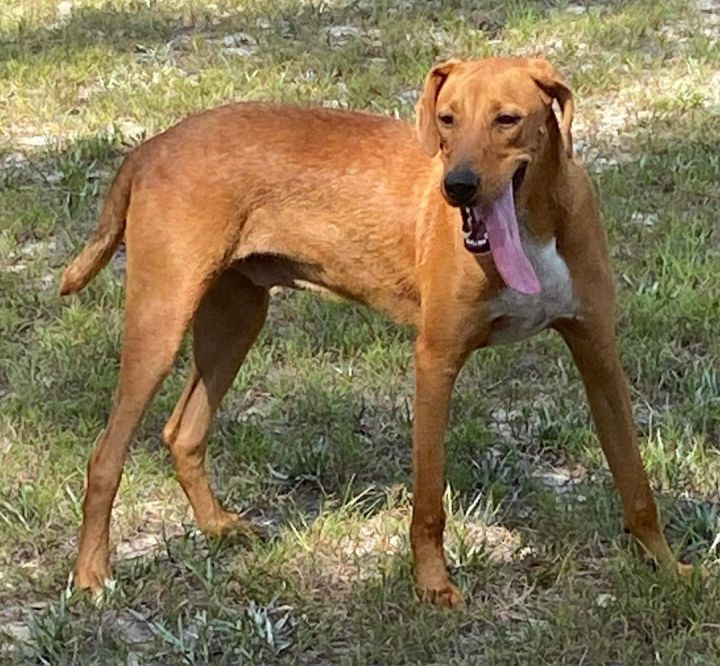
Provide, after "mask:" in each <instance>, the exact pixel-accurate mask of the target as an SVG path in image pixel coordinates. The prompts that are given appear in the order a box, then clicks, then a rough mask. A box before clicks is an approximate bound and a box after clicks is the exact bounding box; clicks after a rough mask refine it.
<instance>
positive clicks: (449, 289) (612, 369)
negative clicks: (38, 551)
mask: <svg viewBox="0 0 720 666" xmlns="http://www.w3.org/2000/svg"><path fill="white" fill-rule="evenodd" d="M555 102H557V105H558V107H559V111H560V118H559V120H558V117H557V116H556V112H555V111H554V109H553V105H554V103H555ZM573 113H574V101H573V95H572V92H571V90H570V89H569V87H568V86H567V85H566V84H565V83H564V82H563V80H562V78H561V77H560V76H559V75H558V74H557V72H556V71H555V69H554V68H553V66H552V65H551V64H550V63H548V62H547V61H545V60H543V59H518V58H490V59H484V60H476V61H458V60H450V61H448V62H444V63H442V64H439V65H437V66H435V67H433V68H432V70H431V71H430V72H429V74H428V75H427V78H426V80H425V85H424V90H423V92H422V95H421V98H420V100H419V101H418V104H417V108H416V123H415V130H413V127H412V125H411V124H408V123H406V122H403V121H400V120H394V119H390V118H387V117H380V116H375V115H369V114H365V113H357V112H349V111H339V110H330V109H318V108H315V109H313V108H299V107H289V106H278V105H273V104H264V103H256V102H243V103H237V104H231V105H228V106H223V107H220V108H217V109H214V110H211V111H206V112H203V113H199V114H197V115H194V116H191V117H189V118H187V119H185V120H184V121H182V122H180V123H179V124H177V125H175V126H174V127H172V128H171V129H169V130H167V131H166V132H163V133H162V134H159V135H157V136H155V137H153V138H151V139H150V140H148V141H146V142H145V143H143V144H142V145H140V146H139V147H137V148H136V149H135V150H134V151H133V152H131V153H130V154H129V155H128V156H127V157H126V159H125V161H124V163H123V164H122V166H121V167H120V169H119V171H118V173H117V175H116V177H115V179H114V181H113V183H112V185H111V187H110V190H109V193H108V195H107V199H106V202H105V205H104V208H103V210H102V213H101V216H100V220H99V223H98V227H97V229H96V230H95V232H94V235H93V236H92V238H91V239H90V241H89V242H88V244H87V245H86V247H85V248H84V249H83V250H82V252H81V253H80V255H79V256H78V257H77V258H76V259H75V260H74V261H73V262H72V264H71V265H70V266H69V267H68V268H67V270H66V271H65V273H64V275H63V278H62V284H61V287H60V293H61V294H62V295H66V294H71V293H75V292H77V291H79V290H80V289H82V288H83V287H84V286H85V285H86V284H87V283H88V282H89V281H90V280H91V279H92V278H93V277H94V276H95V275H96V273H97V272H98V271H99V270H100V269H101V268H102V267H103V266H104V265H105V264H106V263H107V262H108V261H109V259H110V257H111V256H112V254H113V253H114V252H115V250H116V249H117V247H118V246H119V244H120V243H121V241H122V240H123V238H124V240H125V244H126V251H127V273H126V296H127V298H126V306H125V319H124V336H123V346H122V357H121V366H120V376H119V380H118V388H117V393H116V396H115V401H114V406H113V409H112V413H111V416H110V419H109V423H108V425H107V428H106V429H105V431H104V432H103V434H102V436H101V437H100V439H99V442H98V444H97V447H96V449H95V451H94V452H93V454H92V456H91V458H90V462H89V464H88V471H87V490H86V494H85V499H84V504H83V521H82V528H81V535H80V545H79V553H78V557H77V562H76V566H75V572H74V580H75V584H76V585H77V586H78V587H80V588H89V589H91V590H95V591H98V590H100V589H101V588H102V586H103V585H104V583H105V581H106V580H107V579H108V578H109V577H110V569H109V564H108V532H109V522H110V514H111V508H112V504H113V500H114V497H115V494H116V492H117V488H118V484H119V481H120V477H121V474H122V468H123V464H124V461H125V458H126V455H127V451H128V447H129V445H130V443H131V440H132V438H133V434H134V433H135V430H136V428H137V427H138V424H139V422H140V420H141V418H142V416H143V413H144V412H145V409H146V408H147V406H148V403H149V402H150V401H151V400H152V398H153V396H154V394H155V392H156V390H157V389H158V387H159V385H160V383H161V382H162V381H163V379H164V378H165V376H166V375H167V374H168V372H169V371H170V369H171V367H172V364H173V361H174V358H175V356H176V353H177V351H178V348H179V346H180V344H181V341H182V339H183V336H184V334H185V332H186V330H187V329H189V328H191V329H192V333H193V341H194V342H193V344H194V347H193V360H194V363H193V368H192V371H191V374H190V377H189V378H188V380H187V384H186V386H185V388H184V390H183V392H182V395H181V397H180V399H179V401H178V403H177V406H176V407H175V409H174V412H173V414H172V416H171V417H170V419H169V421H168V422H167V425H166V426H165V428H164V431H163V439H164V441H165V443H166V444H167V446H168V448H169V449H170V452H171V454H172V457H173V459H174V463H175V466H176V469H177V476H178V480H179V481H180V484H181V485H182V488H183V490H184V491H185V493H186V495H187V497H188V499H189V501H190V503H191V505H192V508H193V511H194V515H195V519H196V521H197V524H198V526H199V527H200V528H201V529H202V530H204V531H205V532H206V533H209V534H216V535H217V534H224V533H226V532H228V531H230V530H238V529H239V530H249V529H252V525H251V523H250V522H249V521H247V520H245V519H244V518H242V517H241V516H238V515H235V514H233V513H230V512H228V511H225V510H224V509H223V508H222V507H221V506H220V503H219V502H218V500H217V498H216V496H215V493H214V491H213V489H212V488H211V485H210V482H209V480H208V476H207V473H206V470H205V451H206V439H207V433H208V429H209V428H210V425H211V421H212V419H213V416H214V414H215V412H216V410H217V408H218V405H219V404H220V401H221V400H222V397H223V395H224V394H225V392H226V391H227V390H228V388H229V387H230V385H231V383H232V381H233V379H234V377H235V375H236V374H237V372H238V369H239V367H240V365H241V363H242V362H243V359H244V358H245V356H246V354H247V352H248V350H249V349H250V347H251V346H252V344H253V342H254V341H255V339H256V337H257V335H258V333H259V332H260V330H261V328H262V326H263V324H264V322H265V317H266V313H267V307H268V299H269V289H270V288H271V287H273V286H276V285H281V286H286V287H298V286H307V285H310V286H312V287H314V288H316V289H319V290H320V291H324V292H329V293H331V294H334V295H339V296H341V297H343V298H346V299H350V300H353V301H356V302H360V303H363V304H366V305H368V306H370V307H373V308H376V309H377V310H379V311H381V312H383V313H385V314H387V315H388V316H389V317H391V318H392V319H393V320H395V321H397V322H400V323H403V324H408V325H410V326H412V327H413V328H414V330H415V331H416V335H417V337H416V341H415V349H414V358H415V419H414V426H413V444H414V447H413V471H414V480H413V487H414V493H413V512H412V521H411V529H410V532H411V544H412V552H413V560H414V571H415V582H416V586H417V590H418V593H419V595H420V596H421V597H422V598H423V599H426V600H429V601H432V602H434V603H436V604H438V605H440V606H446V607H452V606H458V605H462V604H463V603H464V599H463V596H462V594H461V592H460V590H459V589H458V588H457V587H456V586H455V585H454V584H453V583H452V581H451V580H450V578H449V576H448V570H447V567H446V562H445V555H444V551H443V530H444V524H445V516H444V512H443V501H442V498H443V490H444V472H443V458H444V449H443V438H444V433H445V430H446V426H447V422H448V414H449V405H450V398H451V391H452V388H453V383H454V381H455V378H456V376H457V374H458V372H459V371H460V369H461V367H462V365H463V363H464V361H465V360H466V358H467V357H468V355H469V354H470V353H471V352H472V351H474V350H476V349H478V348H480V347H485V346H488V345H494V344H500V343H506V342H513V341H519V340H523V339H525V338H527V337H528V336H531V335H533V334H535V333H537V332H539V331H541V330H543V329H546V328H552V329H554V330H556V331H558V332H559V333H560V334H561V336H562V337H563V338H564V340H565V342H566V343H567V345H568V347H569V349H570V352H571V354H572V356H573V359H574V361H575V363H576V365H577V367H578V369H579V372H580V375H581V377H582V380H583V383H584V386H585V389H586V394H587V398H588V401H589V404H590V409H591V412H592V415H593V418H594V421H595V424H596V427H597V431H598V434H599V439H600V442H601V444H602V448H603V451H604V453H605V456H606V457H607V461H608V463H609V467H610V470H611V472H612V474H613V477H614V481H615V485H616V487H617V490H618V492H619V494H620V497H621V499H622V506H623V515H624V521H625V526H626V528H627V529H628V530H629V531H630V532H631V533H632V534H633V535H634V536H635V537H636V539H637V540H638V541H639V542H640V544H641V545H642V546H643V548H644V550H645V551H646V554H647V555H648V556H649V557H651V558H652V559H653V560H654V561H655V562H656V563H657V564H658V565H660V566H661V567H664V568H669V569H670V570H673V571H681V572H683V573H684V572H685V565H681V564H678V563H677V562H676V558H675V556H674V555H673V553H672V551H671V549H670V547H669V546H668V543H667V541H666V539H665V537H664V535H663V532H662V530H661V527H660V517H659V513H658V509H657V507H656V504H655V501H654V498H653V495H652V492H651V489H650V486H649V483H648V479H647V476H646V473H645V471H644V469H643V464H642V461H641V458H640V454H639V451H638V445H637V439H636V433H635V428H634V425H633V420H632V409H631V404H630V399H629V392H628V388H627V382H626V379H625V376H624V372H623V370H622V367H621V365H620V362H619V359H618V352H617V346H616V335H615V306H614V301H615V297H614V284H613V276H612V272H611V268H610V264H609V260H608V252H607V249H606V240H605V234H604V231H603V228H602V226H601V223H600V220H599V215H598V207H597V203H596V199H595V196H594V193H593V189H592V186H591V183H590V181H589V178H588V176H587V173H586V171H585V170H584V169H583V167H582V166H581V165H580V164H579V163H578V162H576V161H575V160H574V159H573V145H572V133H571V127H572V121H573Z"/></svg>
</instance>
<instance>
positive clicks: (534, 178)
mask: <svg viewBox="0 0 720 666" xmlns="http://www.w3.org/2000/svg"><path fill="white" fill-rule="evenodd" d="M545 130H546V132H547V135H548V140H547V142H546V143H545V146H544V148H543V149H542V151H541V152H540V153H539V154H538V155H537V156H536V157H535V159H534V160H533V161H532V162H531V163H530V165H529V166H528V169H527V173H526V175H525V182H524V184H523V187H522V189H521V190H520V196H519V197H518V201H517V204H518V208H519V211H518V212H519V214H520V219H521V220H522V221H523V222H524V223H525V226H526V227H527V231H528V232H529V233H530V234H532V236H533V237H535V238H536V239H537V240H539V241H542V242H545V241H548V240H550V238H552V237H556V236H558V232H559V227H560V226H561V225H562V224H564V221H565V219H566V218H567V216H568V213H569V210H570V206H571V203H572V202H571V201H570V200H569V194H568V193H569V188H568V187H567V186H566V181H567V178H568V163H569V161H570V158H568V157H567V154H566V151H565V146H564V145H563V141H562V137H561V136H560V129H559V128H558V124H557V120H556V119H555V115H554V114H553V113H552V112H551V113H550V115H549V116H548V119H547V122H546V124H545Z"/></svg>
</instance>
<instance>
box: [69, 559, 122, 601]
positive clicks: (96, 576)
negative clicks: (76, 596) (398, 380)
mask: <svg viewBox="0 0 720 666" xmlns="http://www.w3.org/2000/svg"><path fill="white" fill-rule="evenodd" d="M72 583H73V585H74V587H75V589H76V590H81V591H84V592H89V593H90V594H91V595H92V596H93V597H94V598H98V597H102V596H103V594H104V593H105V591H106V590H112V589H114V587H115V581H114V580H113V579H112V576H111V575H110V569H109V568H108V567H107V565H105V566H96V567H82V568H80V567H77V568H76V569H75V571H74V572H73V576H72Z"/></svg>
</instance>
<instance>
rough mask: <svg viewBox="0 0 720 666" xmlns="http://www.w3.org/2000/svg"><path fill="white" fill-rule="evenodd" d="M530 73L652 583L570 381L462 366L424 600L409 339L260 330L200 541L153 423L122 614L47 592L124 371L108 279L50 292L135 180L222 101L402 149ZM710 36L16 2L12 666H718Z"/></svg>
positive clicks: (8, 61)
mask: <svg viewBox="0 0 720 666" xmlns="http://www.w3.org/2000/svg"><path fill="white" fill-rule="evenodd" d="M491 53H506V54H545V55H547V56H548V57H550V58H551V59H552V60H553V61H554V62H555V64H556V65H557V66H558V67H559V68H560V69H561V70H562V71H563V72H565V73H566V75H567V78H568V80H569V81H570V82H571V84H572V86H573V88H574V89H575V91H576V93H577V106H578V110H577V124H576V130H575V134H576V137H577V144H578V148H579V150H580V152H581V154H582V156H583V157H584V158H585V160H586V161H587V163H588V164H589V166H590V168H591V169H592V172H593V177H594V181H595V184H596V186H597V189H598V191H599V193H600V197H601V203H602V208H603V214H604V220H605V223H606V226H607V229H608V232H609V236H610V240H611V245H612V255H613V261H614V264H615V267H616V272H617V277H618V286H619V289H620V297H621V317H620V322H619V326H620V333H621V339H622V353H623V360H624V363H625V366H626V368H627V371H628V374H629V377H630V380H631V383H632V386H633V397H634V402H635V408H636V418H637V423H638V427H639V429H640V431H641V442H642V450H643V456H644V458H645V461H646V464H647V466H648V469H649V471H650V474H651V476H652V481H653V485H654V487H655V489H656V491H657V493H658V497H659V499H660V503H661V505H662V508H663V511H664V518H665V522H666V525H667V530H668V534H669V536H670V538H671V540H672V543H673V544H674V546H676V547H677V549H678V551H679V553H680V554H681V556H682V557H683V558H684V559H688V560H703V561H704V562H705V564H706V566H707V567H708V569H709V570H710V573H711V575H710V576H709V578H708V580H706V581H705V582H703V583H701V582H700V581H698V580H693V581H690V582H688V583H678V582H676V581H672V580H664V579H662V578H661V577H660V576H659V575H658V574H656V573H654V572H652V571H651V570H650V569H649V568H648V566H647V565H646V564H645V563H644V562H643V561H642V559H641V558H640V557H638V553H637V548H636V547H635V546H634V545H633V544H631V543H630V542H629V539H628V538H627V537H626V536H624V535H623V534H622V531H621V529H620V527H621V524H620V518H619V515H620V512H619V505H618V500H617V498H616V496H615V494H614V491H613V488H612V483H611V480H610V477H609V474H608V472H607V470H606V466H605V463H604V461H603V459H602V455H601V452H600V449H599V445H598V444H597V441H596V439H595V436H594V434H593V431H592V428H591V426H590V424H589V420H588V415H587V410H586V406H585V403H584V400H582V399H581V397H580V396H581V388H580V383H579V379H578V376H577V373H576V371H575V369H574V368H573V366H572V363H571V361H570V358H569V356H568V354H567V353H566V352H565V350H564V348H563V346H562V344H561V343H560V341H559V340H558V339H556V338H555V337H553V336H552V335H551V334H549V333H548V334H545V335H542V336H540V337H538V338H535V339H533V340H531V341H529V342H527V343H523V344H522V345H519V346H513V347H508V348H501V349H492V350H489V351H485V352H481V353H478V354H476V355H475V357H474V358H473V359H472V360H471V362H470V363H469V364H468V366H467V367H466V369H465V370H464V372H463V374H462V376H461V379H460V381H459V386H458V390H457V392H456V400H455V405H454V413H453V420H452V426H451V429H450V431H449V433H448V442H449V445H448V481H449V489H448V492H447V496H446V501H447V504H448V509H449V511H450V514H451V518H450V521H449V526H448V543H447V549H448V553H449V556H450V560H451V562H452V565H453V567H454V575H455V579H456V581H457V582H458V583H459V584H460V585H461V587H462V588H463V590H464V592H465V593H466V595H467V597H468V600H469V603H468V607H467V609H466V610H464V611H458V612H443V611H439V610H436V609H434V608H431V607H427V606H425V605H422V604H420V603H419V602H418V601H417V600H416V599H415V596H414V593H413V590H412V585H411V577H410V559H409V544H408V538H407V532H408V519H409V507H410V499H409V491H408V488H409V471H410V424H411V417H412V405H411V394H412V367H411V362H410V361H411V344H410V340H411V336H410V334H409V333H408V331H406V330H402V329H398V328H396V327H394V326H393V325H391V324H390V323H388V322H387V321H385V320H384V319H382V318H381V317H380V316H378V315H375V314H373V313H371V312H368V311H366V310H362V309H360V308H356V307H353V306H350V305H342V304H337V303H327V302H322V301H320V300H318V299H317V298H315V297H313V296H311V295H309V294H297V293H282V294H280V295H278V296H277V297H276V298H275V300H274V301H273V305H272V309H271V316H270V319H269V322H268V325H267V326H266V328H265V331H264V334H263V335H262V337H261V339H260V340H259V342H258V343H257V345H256V346H255V348H254V349H253V351H252V352H251V354H250V356H249V357H248V360H247V362H246V364H245V366H244V367H243V369H242V371H241V374H240V377H239V378H238V380H237V382H236V384H235V388H234V389H233V390H232V391H231V392H230V394H229V395H228V397H227V399H226V402H225V403H224V407H223V409H222V412H221V414H220V416H219V418H218V421H217V425H216V427H215V431H214V435H213V441H212V445H211V448H210V458H209V460H210V465H211V468H212V471H213V476H214V478H215V480H216V484H217V487H218V490H219V492H220V496H221V497H222V499H223V501H224V502H225V504H226V505H228V506H231V507H234V508H237V509H243V510H248V511H249V513H250V515H251V516H253V518H254V519H255V520H257V521H258V522H260V523H264V524H265V525H266V526H267V527H268V529H269V531H270V533H271V535H272V537H271V539H270V540H268V541H267V542H262V543H261V542H257V543H252V544H249V545H247V544H239V543H233V542H228V541H225V542H218V541H213V540H208V539H206V538H204V537H203V536H201V535H199V534H198V533H197V531H196V530H195V529H194V527H193V525H192V521H191V517H190V515H189V512H188V508H187V503H186V500H185V498H184V496H183V494H182V492H181V491H180V489H179V486H178V484H177V483H176V482H175V480H174V478H173V469H172V465H171V462H170V460H169V457H168V455H167V454H166V452H165V450H164V449H163V446H162V444H161V442H160V437H159V433H160V430H161V428H162V425H163V423H164V419H166V418H167V417H168V415H169V413H170V410H171V409H172V406H173V404H174V401H175V399H176V398H177V396H178V393H179V390H180V387H181V385H182V382H183V380H184V376H185V373H186V372H187V368H188V361H187V353H185V354H184V355H183V358H182V360H181V362H180V363H179V368H178V370H177V372H176V373H175V374H173V375H172V376H171V378H170V379H169V380H168V381H167V382H166V385H165V388H164V389H163V391H162V393H161V395H160V396H159V397H158V399H157V400H156V401H155V405H154V407H153V409H152V410H151V412H150V414H149V415H148V417H147V419H146V421H145V425H144V427H143V429H142V431H141V433H140V435H139V437H138V439H137V443H136V445H135V447H134V450H133V455H132V457H131V460H130V462H129V464H128V465H127V468H126V474H125V476H124V478H123V482H122V485H121V488H120V492H119V495H118V499H117V502H116V508H115V513H114V522H113V532H112V542H113V546H114V548H113V558H114V565H115V573H116V577H117V585H116V587H115V589H114V591H112V592H111V593H108V595H107V598H106V599H105V600H104V602H103V603H102V604H100V605H95V604H93V603H91V602H90V601H89V600H88V599H86V598H83V597H82V595H74V594H71V593H70V592H68V591H66V587H67V577H68V573H69V571H70V570H71V568H72V561H73V556H74V552H75V548H76V539H77V536H76V535H77V528H78V525H79V517H80V502H81V498H82V493H83V479H84V468H85V464H86V460H87V457H88V454H89V452H90V450H91V447H92V445H93V441H94V439H95V437H96V436H97V434H98V432H99V431H100V429H101V428H102V427H103V425H104V423H105V419H106V417H107V415H108V411H109V408H110V404H111V398H112V391H113V387H114V383H115V379H116V373H117V367H118V351H119V335H120V320H121V312H122V301H123V289H122V273H123V258H122V256H121V255H118V256H116V257H115V259H114V260H113V262H112V263H111V266H110V267H109V268H108V269H106V270H105V271H104V272H103V273H102V274H101V275H100V276H99V277H98V278H97V279H96V280H95V281H94V282H93V283H92V285H91V286H90V287H89V288H88V289H87V290H86V292H84V293H83V294H82V295H81V296H79V297H74V298H72V299H69V300H67V301H62V302H61V301H60V299H59V298H58V297H57V296H56V285H57V279H58V276H59V274H60V271H61V269H62V267H63V265H64V264H65V263H66V262H67V261H68V260H69V258H70V257H71V256H72V255H73V254H74V253H75V252H76V251H77V250H78V249H79V248H80V247H81V246H82V244H83V243H84V240H85V238H86V236H87V233H88V231H89V230H90V229H91V228H92V227H93V226H94V223H95V217H96V214H97V210H98V206H99V204H100V201H101V197H102V193H103V192H104V191H105V189H106V187H107V184H108V182H109V179H110V178H111V176H112V174H113V171H114V169H116V168H117V166H118V164H119V163H120V160H121V158H122V155H123V154H124V153H125V152H127V151H128V150H129V148H130V147H131V146H133V145H135V144H136V143H137V142H139V141H140V140H142V138H143V137H146V136H149V135H151V134H153V133H155V132H157V131H159V130H162V129H163V128H166V127H168V126H169V125H171V124H172V123H174V122H176V121H177V120H179V119H180V118H182V117H183V116H185V115H186V114H188V113H190V112H192V111H196V110H199V109H203V108H206V107H210V106H213V105H217V104H220V103H222V102H225V101H228V100H233V99H235V100H239V99H266V100H282V101H287V102H299V103H313V104H324V105H331V106H336V107H342V108H345V107H348V108H361V109H367V110H371V111H374V112H377V113H385V114H390V115H398V116H401V117H405V118H410V117H411V115H412V110H413V106H414V102H415V100H416V98H417V93H418V91H419V88H420V86H421V82H422V79H423V76H424V74H425V72H426V71H427V69H428V68H429V66H430V65H431V63H433V62H434V61H436V60H439V59H442V58H445V57H449V56H461V57H468V56H483V55H487V54H491ZM718 137H720V6H719V5H718V3H717V2H716V1H714V0H698V1H697V2H695V1H694V0H693V1H689V2H688V1H685V2H680V1H674V0H668V1H665V0H663V1H661V2H650V1H647V2H636V1H631V2H619V1H615V2H612V1H610V2H597V3H596V2H591V3H585V4H582V5H580V4H570V5H569V4H567V3H564V2H552V1H551V0H548V1H545V2H544V1H540V0H535V1H533V0H514V1H513V2H500V1H499V0H486V1H483V2H470V1H463V0H452V1H448V2H437V1H412V0H377V1H376V2H371V1H370V0H328V1H326V2H320V1H318V0H313V1H309V0H306V1H302V0H279V1H270V0H236V1H235V2H230V1H225V0H218V1H216V2H213V3H212V4H211V3H210V2H207V1H206V0H164V1H163V2H160V1H159V0H116V1H114V2H101V1H100V0H64V1H63V2H56V1H49V0H33V1H32V2H28V1H27V0H5V2H4V3H3V5H2V7H0V331H1V332H2V334H1V335H0V661H2V660H5V661H7V662H9V663H47V664H73V663H76V664H88V663H113V664H115V663H127V664H141V663H142V664H146V663H157V664H161V663H162V664H176V663H177V664H203V663H214V664H215V663H217V664H222V663H228V664H237V663H248V664H273V663H288V664H382V665H385V664H420V663H422V664H468V665H471V664H472V665H474V664H479V663H488V664H533V665H540V664H650V663H657V664H663V665H667V664H683V665H684V664H709V663H714V661H715V660H717V656H716V655H717V654H718V650H720V607H719V606H718V602H717V599H718V593H719V592H720V585H719V584H718V574H717V571H718V566H717V565H718V559H719V558H720V554H719V552H718V544H719V543H720V519H719V518H718V489H719V486H720V456H719V452H720V397H719V396H720V334H719V333H718V323H719V322H720V236H719V235H718V233H719V232H718V221H717V216H718V213H717V211H718V205H719V202H720V201H719V200H720V190H719V188H718V182H720V139H719V138H718Z"/></svg>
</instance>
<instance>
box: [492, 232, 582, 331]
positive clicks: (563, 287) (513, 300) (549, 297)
mask: <svg viewBox="0 0 720 666" xmlns="http://www.w3.org/2000/svg"><path fill="white" fill-rule="evenodd" d="M523 246H524V248H525V253H526V254H527V256H528V259H530V262H531V263H532V265H533V267H534V268H535V273H536V274H537V277H538V280H539V281H540V285H541V287H542V289H541V291H540V293H539V294H521V293H520V292H518V291H515V290H514V289H510V288H509V287H506V288H505V289H503V290H502V291H501V292H500V293H499V295H498V296H496V297H495V298H494V299H492V300H491V301H490V304H489V312H490V318H491V320H492V332H491V334H490V340H489V343H490V344H491V345H496V344H504V343H507V342H516V341H518V340H523V339H525V338H528V337H530V336H531V335H535V334H536V333H539V332H540V331H542V330H543V329H545V328H547V327H548V326H549V325H550V324H551V323H552V322H553V321H555V320H557V319H562V318H569V317H573V316H575V314H576V313H577V301H576V299H575V297H574V295H573V288H572V278H571V276H570V271H569V270H568V266H567V264H566V263H565V260H564V259H563V257H562V256H561V255H560V253H559V252H558V250H557V245H556V242H555V239H554V238H553V239H552V240H551V241H550V242H548V243H546V244H545V245H541V244H539V243H537V242H535V241H533V240H532V239H530V238H528V237H527V236H525V237H524V238H523Z"/></svg>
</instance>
